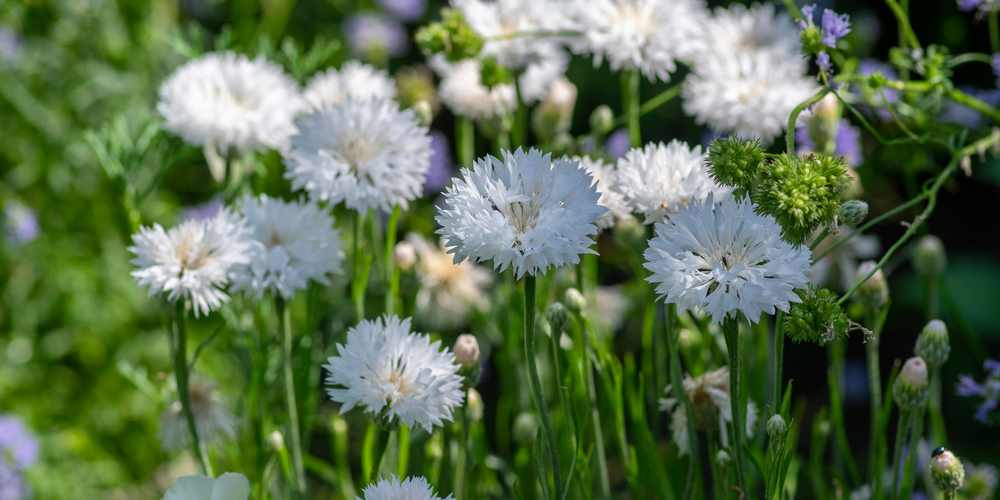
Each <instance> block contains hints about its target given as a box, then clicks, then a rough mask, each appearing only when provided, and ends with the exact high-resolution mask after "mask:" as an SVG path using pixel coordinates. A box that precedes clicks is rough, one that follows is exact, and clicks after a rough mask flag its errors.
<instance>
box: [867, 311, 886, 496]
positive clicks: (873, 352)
mask: <svg viewBox="0 0 1000 500" xmlns="http://www.w3.org/2000/svg"><path fill="white" fill-rule="evenodd" d="M877 322H878V312H877V311H872V312H871V313H870V314H869V316H868V326H869V327H870V328H871V329H872V331H875V334H874V335H873V336H872V338H871V339H869V340H868V342H867V343H865V355H866V356H867V358H868V383H869V392H870V395H871V419H872V421H871V438H870V440H869V448H868V480H869V481H871V488H872V491H875V490H876V487H875V480H876V476H877V475H879V474H881V473H882V471H881V470H878V469H877V467H878V453H879V447H878V437H879V428H880V427H881V426H880V425H879V424H880V419H881V418H882V372H881V371H880V370H879V366H878V343H879V333H878V332H877V331H876V330H877V324H876V323H877Z"/></svg>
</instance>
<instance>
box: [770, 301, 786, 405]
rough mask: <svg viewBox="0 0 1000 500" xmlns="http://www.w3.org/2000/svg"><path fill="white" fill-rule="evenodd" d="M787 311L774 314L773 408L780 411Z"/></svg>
mask: <svg viewBox="0 0 1000 500" xmlns="http://www.w3.org/2000/svg"><path fill="white" fill-rule="evenodd" d="M784 322H785V313H784V312H783V311H778V313H777V314H776V315H775V316H774V368H773V369H772V370H771V373H773V374H774V389H773V392H772V393H771V394H773V395H774V399H773V401H772V402H771V408H774V411H778V410H779V409H780V405H781V388H782V387H783V386H782V385H781V377H782V367H783V366H784V363H785V330H784Z"/></svg>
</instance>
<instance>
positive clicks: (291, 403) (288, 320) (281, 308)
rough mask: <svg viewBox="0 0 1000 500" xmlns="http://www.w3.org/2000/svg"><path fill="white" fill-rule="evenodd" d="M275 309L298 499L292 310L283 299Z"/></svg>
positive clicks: (301, 473)
mask: <svg viewBox="0 0 1000 500" xmlns="http://www.w3.org/2000/svg"><path fill="white" fill-rule="evenodd" d="M274 302H275V309H277V311H278V316H280V317H281V326H282V332H283V334H284V342H283V344H282V346H283V351H284V356H285V363H284V364H285V394H286V396H287V399H286V400H285V402H286V403H287V404H288V433H289V434H291V436H292V465H293V467H294V468H295V485H294V486H295V491H296V493H297V496H298V497H299V498H304V497H305V493H306V469H305V466H304V465H303V461H302V437H301V434H300V433H299V410H298V404H297V403H296V401H295V376H294V372H293V370H292V310H291V309H289V308H288V307H287V304H286V303H285V299H283V298H281V297H276V298H275V299H274Z"/></svg>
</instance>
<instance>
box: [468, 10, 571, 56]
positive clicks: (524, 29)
mask: <svg viewBox="0 0 1000 500" xmlns="http://www.w3.org/2000/svg"><path fill="white" fill-rule="evenodd" d="M451 3H452V5H454V6H455V7H457V8H458V9H459V10H460V11H461V12H462V16H463V17H465V20H466V22H468V23H469V26H470V27H471V28H472V29H473V30H474V31H475V32H476V33H477V34H479V36H481V37H482V38H483V40H484V43H483V49H482V51H481V52H480V57H493V58H495V59H496V60H497V63H498V64H500V65H501V66H504V67H506V68H510V69H524V68H525V67H527V66H528V65H529V64H531V63H534V62H537V61H540V60H542V59H545V58H548V57H551V56H552V55H553V54H554V53H556V52H560V51H561V50H562V49H561V48H559V45H558V41H557V40H556V39H555V38H554V37H552V36H546V35H540V36H539V35H537V34H532V33H537V32H540V31H547V30H557V29H562V28H565V27H567V21H566V20H565V18H564V17H562V16H561V15H560V14H559V13H560V12H561V11H562V9H560V8H559V7H558V6H557V5H558V4H555V3H553V2H551V1H548V0H452V1H451Z"/></svg>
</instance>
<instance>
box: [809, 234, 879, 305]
mask: <svg viewBox="0 0 1000 500" xmlns="http://www.w3.org/2000/svg"><path fill="white" fill-rule="evenodd" d="M839 229H840V236H839V237H835V236H827V237H826V239H824V240H823V241H822V242H820V244H819V245H817V246H816V249H815V250H813V252H812V253H813V255H815V256H818V255H820V254H821V253H823V252H825V251H826V250H827V249H828V248H830V245H833V244H834V243H836V242H837V241H838V240H841V239H844V238H847V235H849V234H851V233H852V232H854V228H853V227H851V226H840V228H839ZM819 232H820V231H819V230H817V231H816V233H817V235H818V234H819ZM879 247H880V245H879V239H878V236H873V235H870V234H859V235H857V236H855V237H853V238H851V239H849V240H846V241H844V242H843V243H841V244H840V245H839V246H837V248H834V249H833V250H831V251H830V253H828V254H827V255H826V256H825V257H823V258H822V259H820V260H817V261H814V262H813V264H812V269H811V270H810V271H809V275H808V277H809V281H810V282H811V283H812V284H814V285H816V286H825V287H827V288H830V289H831V290H842V291H843V292H847V291H848V290H850V289H851V287H852V286H854V279H855V277H856V276H855V275H856V274H857V272H858V261H862V260H867V259H871V258H874V257H875V256H876V255H878V253H879Z"/></svg>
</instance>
